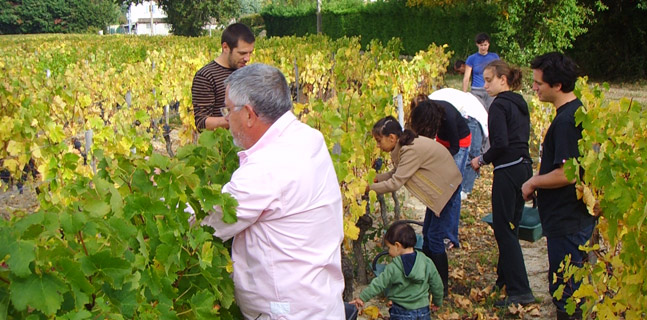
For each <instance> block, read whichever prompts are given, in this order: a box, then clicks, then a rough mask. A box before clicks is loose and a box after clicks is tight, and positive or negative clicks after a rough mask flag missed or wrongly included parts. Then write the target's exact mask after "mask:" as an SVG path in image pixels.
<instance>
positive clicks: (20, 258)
mask: <svg viewBox="0 0 647 320" xmlns="http://www.w3.org/2000/svg"><path fill="white" fill-rule="evenodd" d="M9 255H10V257H9V259H8V260H7V264H8V265H9V267H11V271H12V272H13V273H14V274H15V275H17V276H19V277H26V276H28V275H30V274H31V270H29V264H30V263H31V262H32V261H34V259H35V258H36V245H35V244H34V243H33V242H31V241H23V240H18V241H16V242H15V243H14V244H13V245H12V246H11V247H10V249H9Z"/></svg>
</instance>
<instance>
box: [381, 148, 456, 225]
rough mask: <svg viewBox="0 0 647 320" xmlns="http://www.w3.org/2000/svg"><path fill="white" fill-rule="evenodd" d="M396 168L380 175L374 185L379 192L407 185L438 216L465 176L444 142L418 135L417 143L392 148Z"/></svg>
mask: <svg viewBox="0 0 647 320" xmlns="http://www.w3.org/2000/svg"><path fill="white" fill-rule="evenodd" d="M391 160H392V161H393V164H394V168H393V169H392V170H391V171H389V172H386V173H381V174H378V175H377V176H376V179H377V181H378V182H377V183H374V184H372V185H371V186H370V188H371V190H375V192H377V193H387V192H393V191H396V190H398V189H400V188H401V187H402V185H404V186H405V187H406V188H407V190H409V192H411V193H412V194H413V195H414V196H415V197H416V198H418V200H420V201H421V202H422V203H423V204H424V205H426V206H427V207H428V208H430V209H431V210H432V211H433V212H434V213H435V214H436V215H440V212H441V211H442V210H443V208H444V207H445V204H447V202H448V201H449V199H450V198H451V197H452V195H453V194H454V191H456V188H458V186H459V185H460V183H461V180H462V177H461V173H460V171H458V168H457V167H456V163H455V162H454V158H452V155H451V154H450V153H449V151H447V148H445V147H444V146H443V145H441V144H440V143H438V142H436V141H434V140H431V139H429V138H427V137H423V136H418V137H417V138H415V139H414V140H413V143H412V144H410V145H408V146H402V147H400V145H399V144H397V145H396V147H395V149H393V151H391Z"/></svg>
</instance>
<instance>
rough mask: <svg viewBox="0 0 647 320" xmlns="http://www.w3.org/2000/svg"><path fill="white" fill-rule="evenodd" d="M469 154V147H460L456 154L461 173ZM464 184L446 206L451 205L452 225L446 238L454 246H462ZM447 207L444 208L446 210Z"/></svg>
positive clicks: (455, 159)
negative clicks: (460, 228) (460, 229)
mask: <svg viewBox="0 0 647 320" xmlns="http://www.w3.org/2000/svg"><path fill="white" fill-rule="evenodd" d="M468 154H469V148H460V149H458V152H457V153H456V154H455V155H454V162H456V166H457V167H458V170H459V171H460V172H461V175H464V172H465V163H466V162H467V156H468ZM462 190H463V189H462V185H459V186H458V189H457V190H456V193H455V194H454V195H453V196H452V198H451V199H449V202H448V203H447V204H446V205H445V207H447V206H450V208H449V215H450V217H451V218H450V225H449V229H448V230H447V234H446V235H445V238H447V239H449V241H451V242H452V243H453V244H454V247H456V248H458V247H460V242H459V241H458V224H459V222H460V220H461V191H462ZM444 210H445V209H443V211H444Z"/></svg>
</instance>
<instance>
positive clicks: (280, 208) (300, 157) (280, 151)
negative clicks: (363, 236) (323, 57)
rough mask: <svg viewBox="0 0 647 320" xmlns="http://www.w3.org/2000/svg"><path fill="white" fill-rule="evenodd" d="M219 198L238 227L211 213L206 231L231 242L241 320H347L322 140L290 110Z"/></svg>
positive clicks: (331, 180) (331, 179)
mask: <svg viewBox="0 0 647 320" xmlns="http://www.w3.org/2000/svg"><path fill="white" fill-rule="evenodd" d="M238 156H239V158H240V168H238V170H236V171H235V172H234V174H233V176H232V178H231V181H230V182H229V183H227V184H226V185H225V186H224V187H223V188H222V192H227V193H230V194H231V195H232V196H233V197H234V198H236V200H238V208H237V209H236V213H237V216H238V221H237V222H236V223H233V224H226V223H224V222H222V213H220V212H218V210H217V209H218V208H216V212H213V213H211V214H210V215H209V216H208V217H206V218H205V220H204V222H203V224H208V225H210V226H213V227H214V228H215V230H216V233H215V235H216V236H217V237H219V238H221V239H223V240H227V239H230V238H231V237H234V241H233V244H232V260H233V262H234V272H233V275H234V284H235V291H236V302H237V303H238V305H239V307H240V309H241V311H242V312H243V314H244V315H245V318H251V319H256V318H257V317H259V316H260V317H259V319H344V317H345V316H344V304H343V301H342V291H343V290H344V277H343V275H342V271H341V251H340V245H341V242H342V240H343V237H344V235H343V220H342V218H343V208H342V200H341V193H340V190H339V183H338V181H337V176H336V174H335V170H334V167H333V164H332V160H331V158H330V154H329V153H328V149H327V148H326V144H325V141H324V139H323V136H322V135H321V133H320V132H319V131H317V130H315V129H313V128H311V127H309V126H308V125H306V124H303V123H301V122H300V121H299V120H298V119H297V118H296V117H295V116H294V114H293V113H292V112H291V111H289V112H286V113H285V114H284V115H283V116H281V117H280V118H279V119H278V120H277V121H276V122H275V123H274V124H273V125H272V126H271V127H270V128H269V129H268V130H267V131H266V132H265V134H264V135H263V136H262V137H261V139H260V140H259V141H257V142H256V144H254V145H253V146H252V147H251V148H249V149H248V150H245V151H241V152H239V153H238Z"/></svg>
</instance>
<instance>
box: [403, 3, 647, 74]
mask: <svg viewBox="0 0 647 320" xmlns="http://www.w3.org/2000/svg"><path fill="white" fill-rule="evenodd" d="M583 1H586V0H493V1H491V2H492V3H494V4H495V5H496V6H497V9H498V15H497V17H496V21H495V23H494V25H495V27H496V28H497V30H498V31H497V32H495V33H494V34H492V36H493V41H494V42H495V43H496V45H497V47H498V48H499V49H500V53H501V54H502V55H503V56H504V57H505V59H506V60H507V61H509V62H512V63H515V64H519V65H527V64H528V63H529V62H530V60H532V59H533V58H534V57H535V56H537V55H540V54H543V53H547V52H550V51H563V50H564V49H568V48H571V47H572V46H573V41H575V38H576V37H577V36H579V35H581V34H584V33H586V32H587V25H588V24H589V23H590V22H591V21H592V18H593V13H594V10H593V8H591V7H590V6H587V4H584V3H583ZM589 1H595V2H596V4H598V6H599V2H600V0H589ZM641 2H642V3H643V4H644V3H647V0H641ZM471 3H472V1H468V0H407V5H408V6H442V7H446V6H455V5H467V6H469V5H470V4H471Z"/></svg>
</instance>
